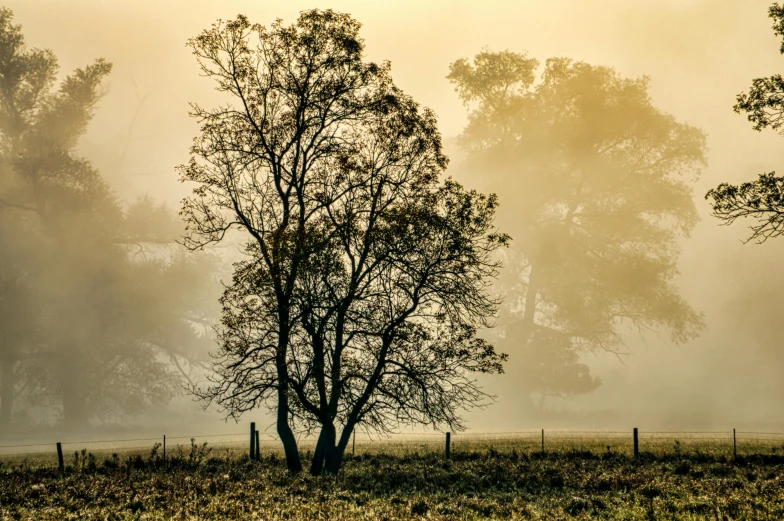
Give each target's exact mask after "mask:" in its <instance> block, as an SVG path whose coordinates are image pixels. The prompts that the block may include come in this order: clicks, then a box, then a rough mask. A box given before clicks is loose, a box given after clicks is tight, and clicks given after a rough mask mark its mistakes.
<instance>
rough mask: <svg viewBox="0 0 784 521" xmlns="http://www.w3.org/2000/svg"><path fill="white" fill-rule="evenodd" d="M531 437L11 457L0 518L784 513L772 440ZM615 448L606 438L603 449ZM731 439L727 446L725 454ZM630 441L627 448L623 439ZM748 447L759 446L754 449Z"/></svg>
mask: <svg viewBox="0 0 784 521" xmlns="http://www.w3.org/2000/svg"><path fill="white" fill-rule="evenodd" d="M657 443H659V445H656V444H655V443H654V442H653V441H652V440H648V441H647V447H648V449H649V450H646V444H645V443H642V442H641V450H642V451H643V452H642V453H641V454H640V457H639V458H637V459H636V460H635V459H634V458H632V457H631V453H630V449H629V447H627V445H628V443H625V444H624V443H621V442H620V441H619V442H618V444H617V446H616V447H613V444H612V443H608V442H607V440H594V441H591V440H581V441H579V442H574V440H571V441H567V440H562V442H561V445H560V446H556V447H553V449H552V450H550V451H548V452H546V453H545V454H542V453H541V452H540V450H537V448H538V447H537V443H535V442H534V440H519V439H492V440H487V439H481V440H473V441H464V442H462V443H455V446H454V448H453V455H452V459H451V460H449V461H447V460H445V459H444V458H443V455H442V454H441V450H442V446H441V444H440V443H434V442H431V443H426V442H422V443H416V442H407V443H398V444H393V443H388V444H379V443H376V444H372V445H371V444H364V445H363V444H358V445H357V455H356V456H354V457H352V456H351V455H349V456H348V460H347V461H346V464H345V466H344V468H343V470H342V472H341V474H340V475H339V476H337V477H326V476H325V477H311V476H308V475H304V474H303V475H299V476H290V475H289V474H288V473H287V472H286V470H285V468H284V465H283V462H282V459H281V457H280V454H279V453H278V452H277V451H275V450H272V449H271V448H270V449H266V450H265V451H264V453H263V457H262V461H261V462H249V461H247V458H246V457H245V456H244V454H243V451H242V449H240V448H237V449H232V448H226V447H222V448H217V447H216V448H215V450H210V446H209V445H207V446H204V445H200V444H196V443H194V444H192V445H191V446H188V447H183V448H181V449H180V450H171V449H170V451H169V454H168V461H167V462H166V463H165V464H164V462H163V461H162V459H161V457H160V456H161V455H160V451H159V450H158V451H149V450H148V451H146V452H145V453H142V452H136V453H134V452H125V453H120V454H116V455H112V454H105V455H104V454H97V455H95V456H91V455H90V453H88V452H86V451H85V452H80V453H79V454H78V456H75V455H74V454H73V453H71V454H69V455H68V457H67V458H66V461H67V469H66V472H65V475H60V474H59V473H58V471H57V469H56V468H55V467H53V466H52V459H51V455H45V456H37V457H30V456H17V457H15V458H12V459H8V458H6V459H4V460H3V461H4V464H3V465H2V467H0V471H1V472H2V474H0V518H1V519H36V520H48V519H51V520H63V519H95V520H126V519H128V520H130V519H139V520H152V519H242V520H245V519H335V520H344V519H346V520H347V519H367V520H374V521H381V520H395V519H444V520H446V519H541V520H560V519H617V520H637V519H639V520H652V519H661V520H670V519H673V520H674V519H681V520H694V519H710V520H730V519H731V520H742V519H770V520H781V519H784V481H783V480H782V477H784V454H782V450H779V449H780V446H779V447H776V446H769V445H770V443H764V442H762V443H757V444H756V445H753V444H746V445H742V446H741V448H742V449H744V450H742V451H739V456H738V458H737V460H733V458H732V453H731V445H730V446H729V447H728V446H727V444H726V443H717V442H711V441H705V440H686V441H681V440H679V442H678V443H677V444H676V443H674V440H670V441H669V442H667V443H665V441H664V440H661V441H659V442H657ZM608 447H609V449H608ZM728 448H729V451H728ZM627 449H629V450H627ZM752 453H753V454H752Z"/></svg>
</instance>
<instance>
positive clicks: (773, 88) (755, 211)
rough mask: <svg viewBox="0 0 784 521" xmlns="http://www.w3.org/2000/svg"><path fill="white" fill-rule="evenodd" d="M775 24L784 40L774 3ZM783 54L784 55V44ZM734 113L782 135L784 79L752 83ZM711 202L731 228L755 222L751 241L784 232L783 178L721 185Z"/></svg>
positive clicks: (781, 15)
mask: <svg viewBox="0 0 784 521" xmlns="http://www.w3.org/2000/svg"><path fill="white" fill-rule="evenodd" d="M768 16H769V17H770V18H771V19H772V20H773V32H774V33H775V34H776V36H784V7H782V6H780V5H779V4H778V3H774V4H773V5H772V6H771V7H770V9H769V10H768ZM780 51H781V53H782V54H784V41H782V44H781V47H780ZM734 109H735V112H737V113H738V114H740V113H741V112H745V113H746V115H747V117H748V120H749V121H750V122H751V123H753V126H754V130H757V131H762V130H763V129H765V128H770V129H772V130H775V131H778V132H779V133H781V132H782V130H781V127H782V124H784V78H782V76H781V74H774V75H773V76H769V77H767V78H756V79H754V80H752V83H751V89H750V90H749V93H748V94H746V93H741V94H738V100H737V103H736V104H735V107H734ZM705 199H711V200H712V202H711V205H712V208H713V215H714V216H715V217H717V218H718V219H719V220H721V221H722V224H725V225H730V224H732V223H733V222H735V220H736V219H739V218H744V217H749V218H751V219H753V220H755V221H756V224H753V225H751V227H750V228H751V235H750V236H749V238H748V239H747V240H748V241H752V240H753V241H757V242H764V241H765V240H767V239H768V238H770V237H778V236H779V235H781V233H782V231H784V178H782V177H781V176H777V175H776V172H770V173H764V174H760V176H759V178H758V179H757V180H755V181H749V182H746V183H742V184H740V185H733V184H730V183H721V184H720V185H718V186H717V187H716V188H713V189H711V190H709V191H708V193H707V194H705Z"/></svg>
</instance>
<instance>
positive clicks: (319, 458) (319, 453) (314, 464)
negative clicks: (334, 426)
mask: <svg viewBox="0 0 784 521" xmlns="http://www.w3.org/2000/svg"><path fill="white" fill-rule="evenodd" d="M326 437H327V435H326V433H325V431H324V428H323V427H322V429H321V432H320V433H319V437H318V441H317V442H316V451H315V452H314V453H313V460H312V461H311V462H310V475H311V476H320V475H321V473H322V472H323V471H324V445H326V443H325V440H326Z"/></svg>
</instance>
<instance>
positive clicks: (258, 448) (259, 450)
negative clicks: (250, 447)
mask: <svg viewBox="0 0 784 521" xmlns="http://www.w3.org/2000/svg"><path fill="white" fill-rule="evenodd" d="M260 446H261V443H259V431H256V461H261V448H260Z"/></svg>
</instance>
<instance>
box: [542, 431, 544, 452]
mask: <svg viewBox="0 0 784 521" xmlns="http://www.w3.org/2000/svg"><path fill="white" fill-rule="evenodd" d="M542 454H544V429H542Z"/></svg>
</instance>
